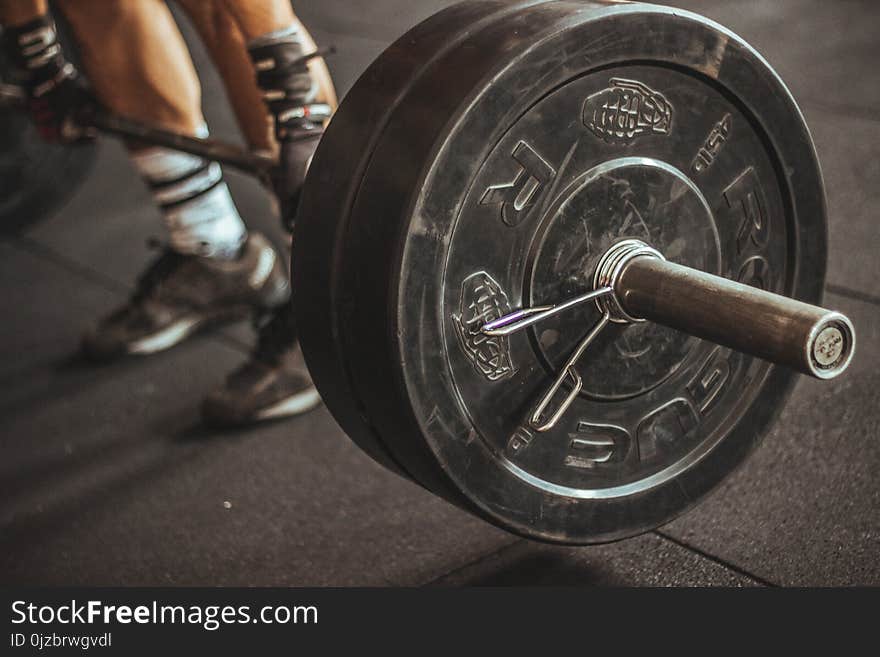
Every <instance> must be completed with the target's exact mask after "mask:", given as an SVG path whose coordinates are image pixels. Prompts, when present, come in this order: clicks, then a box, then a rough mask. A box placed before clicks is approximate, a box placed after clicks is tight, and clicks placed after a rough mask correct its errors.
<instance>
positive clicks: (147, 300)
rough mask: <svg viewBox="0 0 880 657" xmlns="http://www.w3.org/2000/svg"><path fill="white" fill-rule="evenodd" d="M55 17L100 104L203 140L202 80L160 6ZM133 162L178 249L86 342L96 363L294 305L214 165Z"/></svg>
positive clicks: (103, 6)
mask: <svg viewBox="0 0 880 657" xmlns="http://www.w3.org/2000/svg"><path fill="white" fill-rule="evenodd" d="M58 6H59V8H60V9H61V10H62V11H63V13H64V14H65V16H66V18H67V20H68V22H69V23H70V25H71V27H72V29H73V33H74V37H75V40H76V42H77V45H78V46H79V54H80V58H81V61H82V64H83V68H84V69H85V72H86V74H87V76H88V78H89V80H90V82H91V84H92V86H93V88H94V92H95V95H96V96H97V98H98V100H99V101H100V102H101V104H102V105H104V106H105V107H107V108H108V109H109V110H111V111H113V112H115V113H118V114H120V115H123V116H126V117H129V118H133V119H136V120H139V121H144V122H148V123H151V124H155V125H159V126H162V127H164V128H166V129H170V130H174V131H177V132H181V133H184V134H190V135H200V134H206V132H207V130H206V127H205V123H204V118H203V116H202V112H201V98H200V84H199V79H198V75H197V73H196V71H195V68H194V66H193V63H192V60H191V58H190V55H189V51H188V50H187V47H186V44H185V43H184V41H183V38H182V36H181V34H180V31H179V30H178V28H177V25H176V23H175V22H174V19H173V17H172V15H171V13H170V11H169V10H168V7H167V6H166V5H165V3H164V2H163V1H162V0H137V1H136V2H132V1H130V0H64V1H62V2H59V3H58ZM130 151H131V158H132V161H133V162H134V164H135V166H136V167H137V169H138V170H139V171H140V173H141V175H142V176H143V178H144V179H145V181H146V183H147V184H148V185H149V186H150V187H151V189H152V191H153V196H154V199H155V200H156V202H157V204H158V205H159V207H160V209H161V211H162V215H163V217H164V220H165V224H166V227H167V229H168V234H169V248H168V249H167V250H166V252H165V253H164V254H163V256H162V257H161V258H159V260H158V261H157V262H156V263H154V265H153V266H152V267H150V269H148V271H147V273H146V274H145V275H144V276H143V277H142V278H141V281H140V283H139V285H138V290H137V292H136V294H135V295H134V297H133V298H132V300H131V301H130V302H129V304H128V305H126V306H125V307H124V308H122V309H120V310H119V311H118V312H116V313H113V315H112V316H110V317H108V318H107V319H106V320H104V321H103V322H102V323H101V324H100V326H99V327H98V329H97V330H95V331H93V332H92V333H90V334H89V335H87V336H86V339H85V341H84V349H85V352H86V354H87V355H88V356H91V357H93V358H95V359H100V360H104V359H108V358H112V357H115V356H119V355H124V354H147V353H153V352H156V351H160V350H163V349H167V348H168V347H171V346H173V345H175V344H177V343H178V342H180V341H181V340H183V339H185V338H186V337H187V336H188V335H190V334H192V333H193V332H194V331H195V330H196V329H198V328H201V327H204V326H207V325H209V324H214V323H216V322H218V321H223V320H227V319H234V318H239V317H241V316H242V315H245V314H247V313H248V312H249V310H248V309H249V308H253V307H257V306H263V305H278V304H279V303H283V302H284V301H285V299H286V298H287V295H288V293H289V286H288V285H287V283H286V267H285V266H284V263H283V261H282V258H280V257H279V256H278V255H277V254H276V253H275V251H274V250H273V249H272V247H271V246H270V245H269V244H268V243H267V242H266V241H265V240H264V239H263V238H262V237H260V236H258V235H256V236H252V239H249V238H248V233H247V230H246V228H245V225H244V222H243V221H242V219H241V217H240V216H239V214H238V211H237V210H236V208H235V205H234V203H233V201H232V198H231V196H230V194H229V190H228V188H227V186H226V184H225V182H224V181H223V177H222V171H221V169H220V166H219V165H218V164H217V163H215V162H206V161H204V160H202V159H200V158H198V157H195V156H191V155H188V154H183V153H179V152H176V151H172V150H168V149H165V148H158V147H144V146H138V145H132V146H131V148H130ZM267 263H268V268H267ZM258 274H259V275H258Z"/></svg>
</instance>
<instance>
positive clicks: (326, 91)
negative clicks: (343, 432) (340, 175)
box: [181, 0, 337, 426]
mask: <svg viewBox="0 0 880 657" xmlns="http://www.w3.org/2000/svg"><path fill="white" fill-rule="evenodd" d="M181 5H182V6H183V7H184V9H185V10H186V11H187V13H188V14H189V16H190V17H191V19H192V20H193V22H194V24H195V25H196V27H197V29H198V30H199V32H200V33H201V35H202V38H203V39H204V40H205V42H206V44H207V45H208V48H209V50H210V51H211V52H212V54H213V57H214V60H215V62H216V64H217V67H218V68H219V70H220V72H221V74H222V75H223V78H224V80H225V83H226V90H227V94H228V95H229V97H230V100H231V102H232V104H233V107H234V108H235V109H236V113H237V116H238V120H239V123H240V124H241V128H242V132H243V133H244V134H245V136H246V138H247V140H248V142H249V144H250V145H251V147H252V148H254V149H259V150H272V151H274V150H275V149H276V148H277V149H279V150H280V161H281V167H280V168H279V172H278V174H277V175H276V176H275V179H274V180H273V186H274V191H275V193H276V196H277V197H278V200H279V204H280V206H281V209H282V214H283V217H284V218H285V223H286V224H287V223H289V222H290V220H291V219H292V217H293V216H294V214H295V208H296V204H297V201H298V197H299V192H300V189H301V187H302V184H303V182H304V179H305V173H306V170H307V168H308V164H309V162H310V160H311V156H312V155H313V154H314V151H315V148H316V147H317V143H318V139H319V137H320V135H321V133H322V130H323V122H324V120H325V119H328V118H329V117H330V115H331V114H332V112H333V111H334V110H335V108H336V104H337V101H336V92H335V90H334V88H333V83H332V80H331V79H330V75H329V72H328V70H327V68H326V66H325V65H324V62H323V60H322V59H321V58H308V57H307V56H308V55H311V54H313V53H314V52H316V46H315V43H314V40H313V39H312V38H311V36H310V35H309V33H308V31H307V30H306V28H305V27H304V26H303V25H302V24H301V23H300V22H299V20H298V19H297V18H296V16H295V15H294V13H293V11H292V9H291V7H290V3H289V1H288V0H218V2H212V3H203V2H199V1H198V0H181ZM304 135H305V136H307V137H309V139H308V140H307V141H305V142H303V141H301V140H300V137H302V136H304ZM258 329H259V338H258V343H257V346H256V348H255V350H254V352H253V354H252V357H251V359H250V360H249V361H248V362H246V363H245V364H244V365H243V366H242V367H240V368H238V369H237V370H236V371H235V372H233V373H232V374H231V375H230V376H229V377H228V378H227V380H226V382H225V383H224V385H223V386H221V387H220V388H218V389H217V390H216V391H215V392H214V393H212V394H211V395H210V396H209V397H208V399H207V400H206V402H205V404H204V407H203V414H204V417H205V420H206V421H207V422H208V423H210V424H212V425H218V426H235V425H240V424H245V423H249V422H254V421H258V420H265V419H274V418H279V417H285V416H291V415H297V414H299V413H303V412H306V411H308V410H311V409H312V408H314V407H315V406H317V405H318V404H319V403H320V397H319V395H318V393H317V390H315V388H314V385H313V384H312V382H311V378H310V377H309V375H308V371H307V369H306V368H305V365H304V362H303V359H302V353H301V351H300V349H299V346H298V341H297V333H296V319H295V313H294V309H293V307H292V303H290V302H289V303H288V304H287V305H286V306H285V307H283V308H279V309H278V310H277V311H275V312H274V313H271V314H269V315H267V316H265V317H263V318H262V321H261V322H260V324H259V326H258Z"/></svg>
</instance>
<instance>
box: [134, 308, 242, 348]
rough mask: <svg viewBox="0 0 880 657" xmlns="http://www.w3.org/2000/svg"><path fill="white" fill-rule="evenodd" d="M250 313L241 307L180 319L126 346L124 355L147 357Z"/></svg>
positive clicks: (240, 318)
mask: <svg viewBox="0 0 880 657" xmlns="http://www.w3.org/2000/svg"><path fill="white" fill-rule="evenodd" d="M251 311H252V309H251V308H249V307H245V306H243V307H241V308H235V309H232V310H227V311H224V312H222V313H218V314H216V315H210V316H202V317H187V318H183V319H180V320H178V321H177V322H175V323H174V324H171V325H170V326H167V327H166V328H164V329H162V330H161V331H159V332H158V333H154V334H153V335H150V336H147V337H145V338H141V339H140V340H137V341H136V342H132V343H131V344H129V345H127V347H126V353H127V354H128V355H130V356H149V355H152V354H157V353H159V352H162V351H167V350H168V349H171V348H172V347H175V346H177V345H178V344H180V343H181V342H183V341H184V340H186V339H187V338H189V337H191V336H192V335H193V334H195V333H198V332H199V331H203V330H208V329H210V328H216V327H218V326H220V325H222V324H227V323H231V322H236V321H239V320H242V319H245V318H246V317H248V315H249V314H250V313H251Z"/></svg>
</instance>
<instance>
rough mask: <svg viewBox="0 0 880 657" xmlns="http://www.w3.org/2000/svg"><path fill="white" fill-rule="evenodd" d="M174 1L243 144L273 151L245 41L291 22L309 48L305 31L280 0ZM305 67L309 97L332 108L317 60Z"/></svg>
mask: <svg viewBox="0 0 880 657" xmlns="http://www.w3.org/2000/svg"><path fill="white" fill-rule="evenodd" d="M178 4H179V5H180V6H181V7H182V8H183V10H184V11H185V12H186V14H187V15H188V16H189V18H190V20H191V21H192V22H193V25H194V26H195V28H196V30H197V31H198V32H199V36H200V37H201V39H202V41H203V42H204V44H205V46H206V47H207V48H208V51H209V52H210V53H211V58H212V59H213V61H214V64H215V66H216V67H217V69H218V71H219V72H220V75H221V77H222V78H223V82H224V84H225V87H226V95H227V97H228V98H229V102H230V104H231V105H232V108H233V110H234V111H235V115H236V118H237V119H238V124H239V127H240V129H241V131H242V134H243V135H244V137H245V140H246V141H247V143H248V145H249V146H250V148H251V149H252V150H256V151H265V152H274V151H275V150H276V148H277V144H276V141H275V136H274V118H273V117H272V116H271V115H270V113H269V111H268V108H267V107H266V105H265V103H264V102H263V92H262V90H261V89H260V87H259V86H258V85H257V78H256V73H255V71H254V64H253V61H252V60H251V57H250V56H249V54H248V50H247V46H248V43H249V42H250V41H251V40H252V39H255V38H258V37H261V36H263V35H265V34H267V33H271V32H275V31H278V30H285V29H289V28H290V27H292V26H293V27H295V28H296V30H297V31H298V32H299V33H300V34H301V35H302V38H303V42H304V44H305V48H306V49H307V51H308V52H314V51H315V50H316V49H317V48H316V46H315V43H314V40H313V39H312V37H311V35H309V33H308V31H307V30H306V29H305V27H304V26H303V25H302V23H301V22H300V21H299V20H298V19H297V18H296V16H295V15H294V14H293V11H292V9H291V6H290V3H289V2H286V1H281V0H278V1H276V0H270V1H269V2H266V1H265V0H257V1H254V0H249V1H247V2H243V1H241V0H228V1H227V0H219V1H217V2H203V1H202V0H178ZM308 67H309V71H310V73H311V75H312V77H313V78H314V80H315V83H316V84H317V87H318V91H317V94H316V98H315V102H318V103H325V104H327V105H330V106H331V108H333V109H335V108H336V105H337V100H336V90H335V88H334V86H333V81H332V79H331V78H330V72H329V71H328V70H327V66H326V64H325V63H324V61H323V59H321V58H317V59H314V60H312V61H310V62H309V63H308Z"/></svg>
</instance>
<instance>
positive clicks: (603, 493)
mask: <svg viewBox="0 0 880 657" xmlns="http://www.w3.org/2000/svg"><path fill="white" fill-rule="evenodd" d="M110 119H112V120H114V121H117V122H116V123H115V124H113V125H115V128H116V129H115V130H114V129H112V128H113V126H110V127H108V125H109V124H108V120H110ZM103 121H104V125H103V126H102V125H98V124H99V123H100V121H97V120H93V124H95V125H98V127H102V128H103V129H105V130H110V131H111V132H115V133H116V134H127V132H126V131H129V132H131V131H134V132H138V130H140V133H139V138H141V139H145V138H146V139H147V140H150V139H153V141H155V142H157V143H163V144H165V145H170V142H168V141H167V139H166V138H167V137H168V135H166V136H165V137H163V136H162V135H158V136H157V135H156V134H154V133H152V132H150V130H146V131H145V129H143V128H139V127H138V126H137V125H134V124H130V123H126V122H125V120H123V119H118V117H109V119H108V118H107V117H104V119H103ZM120 121H121V123H119V122H120ZM111 123H112V121H111ZM120 126H121V127H120ZM170 138H171V139H172V141H173V138H174V136H173V135H171V137H170ZM175 143H176V144H177V147H180V148H182V149H184V150H190V151H191V152H196V153H198V154H206V155H215V156H216V155H217V154H218V153H219V154H220V155H223V156H226V155H228V156H229V157H227V158H226V160H225V161H230V158H233V160H234V159H235V156H236V154H235V153H234V152H233V153H231V154H230V153H229V152H226V151H222V149H221V150H220V151H218V150H217V149H216V147H217V144H216V143H214V144H211V143H206V142H199V141H198V140H189V141H187V140H186V139H183V141H179V140H178V141H177V142H175ZM206 145H207V147H213V148H214V150H213V151H200V149H203V148H205V147H206ZM220 146H223V145H222V144H221V145H220ZM244 157H245V159H244V160H239V164H242V165H243V166H244V168H249V169H250V170H252V171H254V172H259V171H263V170H264V169H265V165H266V163H265V162H260V163H253V162H250V164H249V161H248V160H247V159H246V158H247V157H248V155H247V154H245V155H244ZM251 165H253V166H251ZM826 256H827V228H826V207H825V197H824V189H823V183H822V176H821V172H820V168H819V163H818V160H817V157H816V153H815V149H814V147H813V143H812V140H811V137H810V134H809V131H808V129H807V126H806V124H805V122H804V120H803V117H802V115H801V113H800V111H799V109H798V107H797V105H796V103H795V101H794V99H793V98H792V96H791V94H790V93H789V91H788V90H787V88H786V87H785V85H784V83H783V82H782V81H781V80H780V79H779V77H778V76H777V75H776V73H775V72H774V71H773V69H772V68H771V67H770V65H769V64H768V63H767V62H766V61H765V60H764V59H763V58H762V57H761V56H760V55H759V54H758V53H757V52H755V51H754V50H753V49H752V48H751V47H750V46H748V45H747V44H746V43H745V42H744V41H743V40H742V39H740V38H739V37H737V36H736V35H734V34H733V33H731V32H730V31H728V30H726V29H725V28H723V27H721V26H720V25H718V24H716V23H713V22H711V21H709V20H707V19H705V18H703V17H701V16H698V15H696V14H693V13H690V12H686V11H681V10H678V9H672V8H668V7H660V6H656V5H648V4H641V3H625V2H594V1H567V0H520V1H517V2H504V1H496V0H472V1H468V2H463V3H461V4H458V5H455V6H453V7H450V8H448V9H446V10H444V11H441V12H440V13H438V14H436V15H435V16H433V17H431V18H429V19H428V20H426V21H425V22H423V23H421V24H420V25H418V26H416V27H415V28H413V29H412V30H411V31H410V32H408V33H407V34H406V35H405V36H403V37H402V38H401V39H399V40H398V41H397V42H395V43H394V44H393V45H392V46H391V47H389V48H388V49H387V50H386V51H385V52H384V53H383V54H382V55H381V56H380V57H379V58H378V59H377V60H376V61H375V62H374V63H373V64H372V65H371V66H370V67H369V68H368V69H367V71H366V72H365V73H364V74H363V75H362V76H361V78H360V79H359V80H358V82H357V83H356V84H355V85H354V87H353V88H352V90H351V91H350V92H349V94H348V95H347V96H346V98H345V99H344V101H343V102H342V104H341V105H340V107H339V110H338V111H337V113H336V115H335V116H334V118H333V120H332V121H331V122H330V125H329V126H328V128H327V131H326V134H325V135H324V137H323V139H322V141H321V144H320V146H319V148H318V150H317V153H316V154H315V157H314V160H313V162H312V165H311V169H310V172H309V175H308V180H307V181H306V185H305V188H304V191H303V195H302V202H301V206H300V209H299V214H298V220H297V223H296V226H295V229H294V235H293V255H292V276H293V289H294V304H295V308H296V313H297V323H298V329H299V332H300V338H301V342H302V348H303V353H304V355H305V357H306V360H307V363H308V365H309V368H310V371H311V373H312V376H313V378H314V380H315V383H316V385H317V387H318V389H319V391H320V393H321V395H322V397H323V399H324V401H325V403H326V405H327V407H328V409H329V410H330V411H331V413H332V414H333V416H334V417H335V418H336V420H337V421H338V422H339V424H340V425H341V426H342V428H343V429H344V430H345V432H346V433H347V434H348V435H349V436H350V437H351V438H352V439H353V440H354V441H355V442H356V443H357V444H358V445H359V446H360V447H361V448H362V449H363V450H364V451H365V452H367V453H368V454H369V455H370V456H371V457H372V458H373V459H374V460H376V461H377V462H379V463H380V464H382V465H383V466H385V467H387V468H389V469H391V470H392V471H394V472H396V473H398V474H400V475H402V476H405V477H407V478H409V479H411V480H413V481H414V482H416V483H417V484H419V485H421V486H423V487H424V488H426V489H428V490H430V491H432V492H433V493H435V494H437V495H439V496H441V497H443V498H445V499H446V500H448V501H450V502H451V503H453V504H456V505H458V506H459V507H461V508H463V509H466V510H468V511H470V512H472V513H474V514H476V515H478V516H480V517H482V518H484V519H486V520H488V521H490V522H492V523H494V524H496V525H498V526H501V527H503V528H505V529H507V530H509V531H512V532H515V533H517V534H520V535H523V536H526V537H528V538H531V539H536V540H542V541H550V542H557V543H570V544H587V543H597V542H606V541H612V540H618V539H622V538H626V537H629V536H633V535H636V534H638V533H641V532H644V531H648V530H650V529H653V528H655V527H657V526H660V525H662V524H664V523H666V522H668V521H669V520H671V519H673V518H674V517H676V516H678V515H679V514H681V513H683V512H685V511H686V510H687V509H688V508H690V507H691V506H692V505H694V504H696V503H697V502H698V501H699V500H700V499H702V498H703V497H704V496H705V495H706V494H707V493H708V492H709V491H711V490H712V489H713V488H714V487H715V486H717V485H718V483H719V482H720V481H722V479H723V478H724V477H725V476H727V475H728V474H729V473H730V472H731V471H733V470H734V469H735V468H736V467H737V466H738V465H739V464H740V463H741V462H742V461H743V460H744V459H745V458H746V456H747V455H748V454H749V453H750V452H751V451H752V450H753V449H754V448H755V447H756V445H758V444H759V442H760V440H761V438H762V436H763V435H764V434H765V433H766V431H767V430H768V428H769V427H770V425H771V423H772V421H773V420H774V419H775V417H776V416H777V414H778V413H779V411H780V409H781V408H782V405H783V404H784V402H785V400H786V398H787V397H788V395H789V394H790V392H791V390H792V387H793V385H794V383H795V381H796V379H797V374H798V372H800V373H804V374H807V375H809V376H813V377H815V378H818V379H825V380H829V379H833V378H835V377H836V376H838V375H840V374H841V373H843V372H844V371H845V370H846V368H847V367H848V366H849V364H850V363H851V361H852V359H853V356H854V353H855V346H856V337H855V330H854V328H853V326H852V323H851V322H850V321H849V319H847V318H846V317H845V316H844V315H842V314H840V313H837V312H833V311H830V310H826V309H823V308H821V307H820V304H821V300H822V294H823V290H824V283H825V267H826V264H825V262H826Z"/></svg>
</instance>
